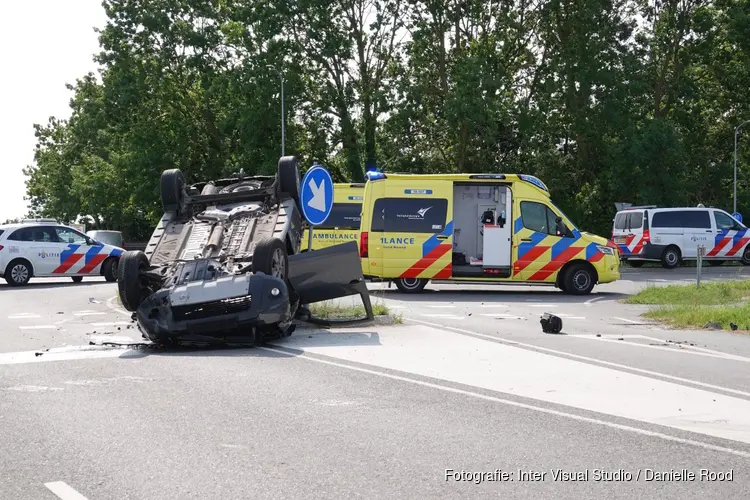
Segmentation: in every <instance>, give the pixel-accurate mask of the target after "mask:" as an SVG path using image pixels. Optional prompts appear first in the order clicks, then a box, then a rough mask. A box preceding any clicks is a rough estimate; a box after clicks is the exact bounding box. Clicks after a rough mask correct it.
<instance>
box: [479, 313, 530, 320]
mask: <svg viewBox="0 0 750 500" xmlns="http://www.w3.org/2000/svg"><path fill="white" fill-rule="evenodd" d="M480 316H486V317H488V318H503V319H524V318H522V317H521V316H514V315H513V314H505V313H495V314H492V313H481V314H480Z"/></svg>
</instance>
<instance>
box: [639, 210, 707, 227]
mask: <svg viewBox="0 0 750 500" xmlns="http://www.w3.org/2000/svg"><path fill="white" fill-rule="evenodd" d="M651 227H683V228H691V229H711V219H710V217H709V215H708V211H707V210H670V211H668V212H656V213H655V214H654V217H653V219H652V220H651Z"/></svg>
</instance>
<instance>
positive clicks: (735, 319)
mask: <svg viewBox="0 0 750 500" xmlns="http://www.w3.org/2000/svg"><path fill="white" fill-rule="evenodd" d="M643 316H644V317H646V318H650V319H654V320H657V321H661V322H663V323H665V324H667V325H670V326H674V327H678V328H703V327H704V326H705V325H706V324H707V323H709V322H710V323H718V324H720V325H721V327H722V328H723V329H725V330H729V329H730V326H729V324H730V323H734V324H735V325H737V328H738V330H745V331H748V330H750V304H744V305H741V306H722V307H710V306H697V307H696V306H689V305H680V306H672V307H669V306H666V307H664V306H662V307H658V308H656V309H654V310H653V311H648V312H646V313H645V314H644V315H643Z"/></svg>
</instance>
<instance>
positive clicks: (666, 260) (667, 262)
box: [661, 246, 682, 269]
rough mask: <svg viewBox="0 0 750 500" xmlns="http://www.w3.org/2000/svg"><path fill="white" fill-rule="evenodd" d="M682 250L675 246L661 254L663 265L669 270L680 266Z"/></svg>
mask: <svg viewBox="0 0 750 500" xmlns="http://www.w3.org/2000/svg"><path fill="white" fill-rule="evenodd" d="M681 258H682V255H680V249H679V248H677V247H675V246H670V247H667V248H666V249H665V250H664V253H662V254H661V265H662V266H663V267H665V268H667V269H674V268H675V267H677V266H679V265H680V259H681Z"/></svg>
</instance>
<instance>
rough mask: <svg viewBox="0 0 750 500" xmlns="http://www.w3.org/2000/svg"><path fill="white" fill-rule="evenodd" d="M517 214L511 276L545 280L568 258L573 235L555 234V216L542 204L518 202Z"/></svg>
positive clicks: (524, 279)
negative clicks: (514, 256)
mask: <svg viewBox="0 0 750 500" xmlns="http://www.w3.org/2000/svg"><path fill="white" fill-rule="evenodd" d="M518 210H519V213H520V216H519V218H518V219H516V222H515V224H514V226H515V227H514V235H513V239H514V245H515V247H516V259H515V261H514V263H513V276H514V279H517V280H521V281H548V280H549V279H550V278H551V277H552V275H553V274H554V273H555V272H557V271H558V270H559V269H560V267H562V265H563V264H564V263H565V262H567V261H568V260H569V258H570V257H569V254H570V253H571V252H573V251H575V252H576V253H577V252H580V250H581V249H580V248H575V249H571V248H570V244H571V243H573V242H574V241H575V238H574V237H570V236H568V235H562V236H559V235H557V234H556V225H557V224H556V222H555V220H556V219H557V217H558V215H557V214H556V213H555V212H553V211H552V209H551V208H550V207H549V206H547V205H546V204H544V203H540V202H538V201H525V200H524V201H521V202H520V203H519V208H518Z"/></svg>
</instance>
